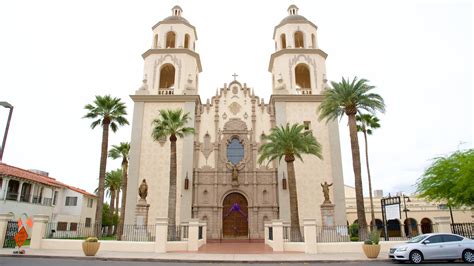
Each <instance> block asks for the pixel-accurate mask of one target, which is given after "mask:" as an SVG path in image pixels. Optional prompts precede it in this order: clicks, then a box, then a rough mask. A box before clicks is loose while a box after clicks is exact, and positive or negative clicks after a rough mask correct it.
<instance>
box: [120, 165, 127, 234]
mask: <svg viewBox="0 0 474 266" xmlns="http://www.w3.org/2000/svg"><path fill="white" fill-rule="evenodd" d="M127 179H128V160H127V158H126V157H124V158H123V160H122V206H121V208H120V220H119V225H118V230H119V231H118V240H122V234H123V226H124V223H125V203H126V202H127V185H128V184H127Z"/></svg>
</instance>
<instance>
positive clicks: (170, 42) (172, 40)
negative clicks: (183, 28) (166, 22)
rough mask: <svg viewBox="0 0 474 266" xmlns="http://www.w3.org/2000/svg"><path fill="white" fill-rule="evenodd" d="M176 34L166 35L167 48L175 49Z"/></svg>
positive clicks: (169, 33)
mask: <svg viewBox="0 0 474 266" xmlns="http://www.w3.org/2000/svg"><path fill="white" fill-rule="evenodd" d="M175 40H176V34H175V33H174V32H172V31H170V32H168V33H167V34H166V48H174V45H175Z"/></svg>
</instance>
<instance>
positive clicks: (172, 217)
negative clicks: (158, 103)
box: [151, 109, 194, 238]
mask: <svg viewBox="0 0 474 266" xmlns="http://www.w3.org/2000/svg"><path fill="white" fill-rule="evenodd" d="M189 121H191V117H190V115H189V113H184V112H183V110H182V109H176V110H160V115H159V117H158V118H156V119H154V120H153V123H152V124H153V132H152V134H151V135H152V137H153V140H155V141H159V140H160V139H162V138H166V137H169V140H170V184H169V194H168V221H169V230H168V235H169V237H170V238H175V235H176V175H177V166H176V141H177V140H178V137H180V138H184V137H185V136H187V135H192V134H194V128H192V127H187V126H186V125H187V124H188V122H189Z"/></svg>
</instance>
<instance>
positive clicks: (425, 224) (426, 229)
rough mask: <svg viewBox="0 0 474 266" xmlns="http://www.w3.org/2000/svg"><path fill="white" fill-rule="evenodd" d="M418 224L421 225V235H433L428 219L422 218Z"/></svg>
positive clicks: (431, 224)
mask: <svg viewBox="0 0 474 266" xmlns="http://www.w3.org/2000/svg"><path fill="white" fill-rule="evenodd" d="M420 224H421V233H422V234H428V233H433V223H432V222H431V220H430V219H428V218H423V219H421V222H420Z"/></svg>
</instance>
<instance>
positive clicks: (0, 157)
mask: <svg viewBox="0 0 474 266" xmlns="http://www.w3.org/2000/svg"><path fill="white" fill-rule="evenodd" d="M6 108H9V109H10V112H9V113H8V120H7V125H6V128H5V134H4V135H3V142H2V150H1V151H0V162H2V160H3V152H4V151H5V144H6V143H7V135H8V129H9V128H10V121H11V119H12V113H13V106H11V105H10V106H6Z"/></svg>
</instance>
